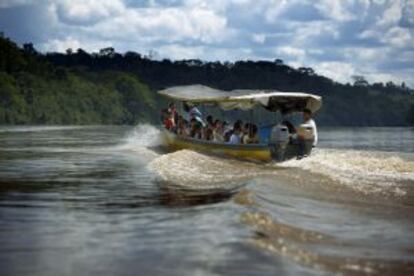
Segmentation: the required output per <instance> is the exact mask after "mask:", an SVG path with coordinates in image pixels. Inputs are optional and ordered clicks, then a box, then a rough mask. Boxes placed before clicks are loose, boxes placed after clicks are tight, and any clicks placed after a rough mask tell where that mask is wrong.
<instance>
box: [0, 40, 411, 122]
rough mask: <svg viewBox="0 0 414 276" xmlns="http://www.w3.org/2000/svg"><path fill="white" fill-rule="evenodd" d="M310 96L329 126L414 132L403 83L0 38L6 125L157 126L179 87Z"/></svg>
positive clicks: (1, 115)
mask: <svg viewBox="0 0 414 276" xmlns="http://www.w3.org/2000/svg"><path fill="white" fill-rule="evenodd" d="M196 83H197V84H204V85H208V86H211V87H214V88H219V89H225V90H232V89H269V90H280V91H292V92H299V91H300V92H308V93H313V94H317V95H321V96H322V97H323V103H324V104H323V107H322V109H321V110H320V111H319V112H318V114H316V120H317V122H318V124H321V125H325V126H408V125H414V90H413V89H412V88H410V87H407V86H406V85H405V84H404V83H401V84H395V83H393V82H387V83H385V84H384V83H368V82H367V81H366V80H365V78H364V77H363V76H354V82H353V83H352V84H350V83H347V84H341V83H338V82H335V81H333V80H331V79H329V78H326V77H324V76H320V75H318V74H316V73H315V72H314V70H313V69H312V68H308V67H301V68H293V67H291V66H288V65H286V64H284V62H283V61H282V60H281V59H275V60H274V61H249V60H247V61H237V62H219V61H217V62H203V61H201V60H194V59H193V60H177V61H171V60H168V59H164V60H155V59H153V58H151V57H148V56H142V55H141V54H139V53H135V52H126V53H123V54H121V53H117V52H116V51H115V49H114V48H111V47H108V48H104V49H101V50H100V51H99V52H97V53H88V52H86V51H84V50H82V49H77V50H72V49H68V50H67V51H66V53H40V52H38V51H37V50H36V49H35V46H34V45H33V44H31V43H27V44H24V45H23V46H22V47H19V46H18V45H17V44H16V43H14V42H13V41H11V40H10V39H8V38H6V37H4V36H2V37H0V124H137V123H140V122H151V123H155V122H157V119H158V117H159V109H160V108H161V107H162V106H163V105H165V100H163V99H160V98H159V97H158V96H157V94H156V91H157V90H158V89H161V88H165V87H168V86H173V85H185V84H196Z"/></svg>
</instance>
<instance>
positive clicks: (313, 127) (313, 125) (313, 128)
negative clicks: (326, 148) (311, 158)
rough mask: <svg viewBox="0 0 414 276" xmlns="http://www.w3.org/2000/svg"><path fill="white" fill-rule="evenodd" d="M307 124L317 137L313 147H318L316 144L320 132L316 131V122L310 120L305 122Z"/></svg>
mask: <svg viewBox="0 0 414 276" xmlns="http://www.w3.org/2000/svg"><path fill="white" fill-rule="evenodd" d="M305 124H307V125H309V126H310V127H311V128H312V132H313V135H314V137H315V139H314V140H313V145H314V146H316V144H317V143H318V130H317V129H316V124H315V121H314V120H313V119H309V120H308V121H306V122H305Z"/></svg>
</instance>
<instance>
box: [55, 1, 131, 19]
mask: <svg viewBox="0 0 414 276" xmlns="http://www.w3.org/2000/svg"><path fill="white" fill-rule="evenodd" d="M56 6H57V11H58V14H59V16H60V17H61V18H62V19H63V20H65V21H67V22H69V23H73V24H85V23H95V22H96V21H99V20H104V19H105V18H107V17H110V16H116V15H119V14H121V13H122V12H124V11H125V6H124V3H123V2H122V1H121V0H62V1H57V2H56Z"/></svg>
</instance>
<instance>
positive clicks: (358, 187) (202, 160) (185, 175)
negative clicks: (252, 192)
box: [149, 149, 414, 196]
mask: <svg viewBox="0 0 414 276" xmlns="http://www.w3.org/2000/svg"><path fill="white" fill-rule="evenodd" d="M149 168H150V169H151V170H153V171H156V172H157V173H158V174H159V175H160V176H161V178H162V179H163V180H166V181H170V182H173V183H176V184H177V183H178V184H179V185H183V186H188V187H192V188H196V189H211V188H218V187H226V186H227V187H231V186H234V185H236V184H235V183H242V182H245V181H246V180H249V179H252V178H255V177H260V176H278V179H281V177H283V179H286V180H287V181H294V182H297V181H300V182H301V183H302V182H303V181H306V178H307V177H309V176H308V175H307V173H305V174H304V173H300V174H298V171H297V170H301V171H302V172H306V171H308V172H310V173H311V174H313V176H312V179H318V177H324V178H325V179H327V180H329V179H330V180H329V181H327V182H326V183H330V184H331V185H340V186H342V187H347V188H349V189H351V190H353V191H357V192H360V193H362V194H367V195H368V194H381V195H387V196H389V195H392V196H403V195H405V194H406V193H407V187H408V186H407V183H406V182H410V183H414V162H413V161H407V160H404V159H402V158H401V157H398V156H395V155H392V154H387V153H381V152H365V151H355V150H333V149H332V150H331V149H318V150H317V151H315V153H314V154H312V156H311V157H309V158H305V159H302V160H292V161H288V162H285V163H282V164H278V165H276V166H272V165H261V164H255V163H249V162H243V161H237V160H229V159H224V158H220V157H213V156H208V155H204V154H201V153H197V152H193V151H190V150H182V151H178V152H174V153H171V154H165V155H161V156H159V157H158V158H155V159H154V160H153V161H152V162H151V163H150V164H149ZM280 168H284V169H282V170H281V169H280ZM286 169H288V170H286ZM303 170H304V171H303ZM298 177H299V178H304V179H298ZM289 179H290V180H289ZM307 182H309V181H307ZM308 185H312V183H308ZM327 188H329V187H327Z"/></svg>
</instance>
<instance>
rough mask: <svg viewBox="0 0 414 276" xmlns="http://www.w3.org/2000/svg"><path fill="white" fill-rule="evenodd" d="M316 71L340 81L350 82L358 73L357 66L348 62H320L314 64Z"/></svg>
mask: <svg viewBox="0 0 414 276" xmlns="http://www.w3.org/2000/svg"><path fill="white" fill-rule="evenodd" d="M313 67H314V69H315V72H317V73H318V74H320V75H323V76H326V77H328V78H331V79H333V80H336V81H339V82H343V83H345V82H349V81H350V80H351V77H352V76H353V75H355V74H356V70H355V67H354V66H353V65H352V64H351V63H347V62H337V61H331V62H320V63H319V64H315V65H314V66H313Z"/></svg>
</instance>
